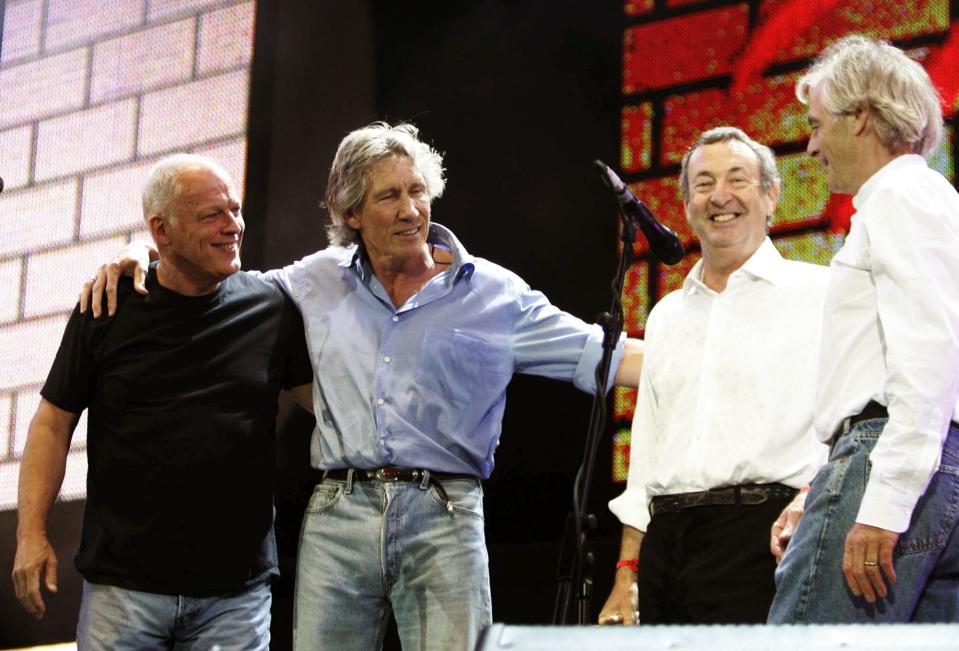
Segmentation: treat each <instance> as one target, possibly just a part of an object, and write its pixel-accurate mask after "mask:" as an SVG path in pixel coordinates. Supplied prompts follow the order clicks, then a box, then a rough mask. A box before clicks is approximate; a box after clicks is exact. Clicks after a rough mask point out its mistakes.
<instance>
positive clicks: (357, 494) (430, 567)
mask: <svg viewBox="0 0 959 651" xmlns="http://www.w3.org/2000/svg"><path fill="white" fill-rule="evenodd" d="M442 486H443V489H445V491H446V494H447V495H448V497H449V502H448V503H447V500H445V499H444V497H443V495H442V492H441V491H439V490H437V487H436V486H435V485H432V484H431V483H430V482H429V480H424V481H423V482H421V483H419V484H416V483H410V482H395V483H383V482H379V481H362V482H353V481H350V480H347V481H334V480H329V479H327V480H324V481H323V482H322V483H320V484H318V485H317V486H316V489H315V490H314V492H313V495H312V497H311V498H310V502H309V505H308V506H307V509H306V513H305V515H304V516H303V527H302V529H301V531H300V550H299V555H298V559H297V572H296V600H295V603H294V609H293V611H294V612H293V620H294V625H293V646H294V648H295V649H298V650H299V651H313V650H314V649H337V650H350V649H355V650H356V651H369V650H370V649H378V648H380V647H381V646H382V643H383V636H384V634H385V631H386V624H387V620H388V617H389V614H390V612H391V611H392V613H393V615H394V617H395V618H396V624H397V629H398V632H399V636H400V641H401V643H402V645H403V648H404V649H416V650H418V651H419V650H423V649H436V650H438V651H439V650H443V651H446V650H448V649H462V650H464V651H465V650H468V649H473V648H474V646H475V644H476V641H477V638H478V637H479V634H480V632H481V631H482V630H483V628H485V627H486V626H488V625H489V624H490V623H491V622H492V614H491V606H490V589H489V558H488V556H487V553H486V543H485V537H484V531H483V489H482V487H481V485H480V483H479V482H478V481H476V480H469V479H465V480H446V481H443V483H442Z"/></svg>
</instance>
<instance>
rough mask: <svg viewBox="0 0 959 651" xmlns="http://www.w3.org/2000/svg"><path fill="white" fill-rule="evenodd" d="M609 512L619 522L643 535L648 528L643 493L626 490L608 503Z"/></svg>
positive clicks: (646, 506) (647, 508)
mask: <svg viewBox="0 0 959 651" xmlns="http://www.w3.org/2000/svg"><path fill="white" fill-rule="evenodd" d="M609 510H610V511H612V512H613V515H615V516H616V517H617V518H618V519H619V521H620V522H622V523H623V524H625V525H628V526H630V527H632V528H634V529H638V530H640V531H642V532H644V533H645V531H646V527H648V526H649V519H650V518H649V506H648V505H647V503H646V494H645V491H633V490H630V489H629V488H627V489H626V490H625V491H623V494H622V495H620V496H619V497H617V498H614V499H612V500H610V501H609Z"/></svg>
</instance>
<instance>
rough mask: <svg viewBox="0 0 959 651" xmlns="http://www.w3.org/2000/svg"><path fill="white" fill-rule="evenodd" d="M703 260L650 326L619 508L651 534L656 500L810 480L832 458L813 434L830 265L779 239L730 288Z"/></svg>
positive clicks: (760, 252)
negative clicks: (712, 276) (779, 245)
mask: <svg viewBox="0 0 959 651" xmlns="http://www.w3.org/2000/svg"><path fill="white" fill-rule="evenodd" d="M701 278H702V260H700V261H699V262H697V263H696V265H695V266H694V267H693V269H692V270H691V271H690V273H689V275H688V276H687V277H686V280H685V282H684V283H683V287H682V289H680V290H677V291H675V292H672V293H671V294H669V295H667V296H666V297H665V298H663V299H662V300H661V301H660V302H659V303H657V304H656V306H655V307H654V308H653V310H652V312H651V313H650V315H649V319H648V320H647V322H646V349H645V358H644V360H643V371H642V376H641V379H640V383H639V399H638V401H637V405H636V413H635V415H634V417H633V431H632V442H631V451H630V466H629V478H628V481H627V486H626V491H625V492H624V493H623V494H622V495H620V496H619V497H617V498H616V499H614V500H612V501H611V502H610V509H611V510H612V511H613V513H615V514H616V516H617V517H618V518H619V519H620V521H621V522H623V524H627V525H630V526H632V527H635V528H637V529H639V530H640V531H645V530H646V525H647V524H648V523H649V519H650V516H649V500H650V499H651V498H652V497H654V496H656V495H672V494H676V493H687V492H692V491H702V490H707V489H711V488H721V487H723V486H733V485H737V484H753V483H755V484H765V483H773V482H780V483H783V484H787V485H789V486H793V487H797V488H798V487H800V486H803V485H804V484H806V483H808V482H809V481H810V479H811V478H812V476H813V474H814V473H815V471H816V469H817V468H818V467H819V466H820V465H821V464H822V463H823V462H824V461H825V458H826V452H827V449H826V446H824V445H822V444H821V443H820V442H819V441H818V440H817V439H816V437H815V434H814V431H813V405H814V399H815V394H816V381H815V379H816V378H815V373H816V362H817V359H818V356H817V351H818V349H819V333H820V325H821V316H822V305H823V297H824V295H825V290H826V285H827V283H828V278H829V270H828V269H827V268H826V267H822V266H818V265H811V264H807V263H804V262H794V261H791V260H784V259H783V258H782V256H781V255H780V254H779V252H778V251H777V250H776V248H775V247H774V246H773V244H772V242H770V241H769V238H766V240H765V241H764V242H763V243H762V245H760V247H759V249H757V250H756V252H755V253H754V254H753V255H752V257H750V258H749V260H747V261H746V263H745V264H744V265H743V266H742V267H740V268H739V269H738V270H737V271H735V272H734V273H733V274H732V275H731V276H730V277H729V281H728V283H727V285H726V289H725V290H724V291H723V292H722V293H716V292H714V291H713V290H711V289H709V288H708V287H706V285H704V284H703V282H702V280H701Z"/></svg>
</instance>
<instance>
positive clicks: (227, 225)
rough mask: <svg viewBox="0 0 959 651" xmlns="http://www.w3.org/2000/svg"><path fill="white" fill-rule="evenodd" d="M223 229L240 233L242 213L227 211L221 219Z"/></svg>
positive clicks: (241, 229)
mask: <svg viewBox="0 0 959 651" xmlns="http://www.w3.org/2000/svg"><path fill="white" fill-rule="evenodd" d="M223 231H224V232H225V233H240V232H242V231H243V215H241V214H240V213H232V212H230V211H227V213H226V218H225V219H224V220H223Z"/></svg>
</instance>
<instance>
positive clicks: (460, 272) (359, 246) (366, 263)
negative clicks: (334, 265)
mask: <svg viewBox="0 0 959 651" xmlns="http://www.w3.org/2000/svg"><path fill="white" fill-rule="evenodd" d="M426 242H427V244H433V245H435V246H439V247H442V248H444V249H447V250H448V251H449V252H450V253H451V254H452V255H453V262H452V264H451V265H450V269H449V273H448V274H447V275H446V283H447V284H448V285H451V284H453V283H455V282H457V281H458V280H459V279H460V278H464V277H466V278H469V277H471V276H472V275H473V269H474V268H475V264H474V262H473V260H474V258H473V256H472V255H470V254H469V253H468V252H467V251H466V247H464V246H463V245H462V244H461V243H460V241H459V240H458V239H457V238H456V236H455V235H453V231H451V230H450V229H448V228H446V227H445V226H443V225H442V224H437V223H436V222H430V230H429V233H428V234H427V235H426ZM338 264H339V266H341V267H351V268H352V269H353V271H354V273H356V275H357V276H359V278H360V280H361V281H363V284H369V282H370V278H372V277H373V268H372V267H371V266H370V259H369V257H368V256H367V255H366V249H365V248H364V247H363V243H362V242H357V243H356V244H351V245H350V246H348V247H346V248H345V249H344V255H343V257H342V258H341V259H340V261H339V263H338Z"/></svg>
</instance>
